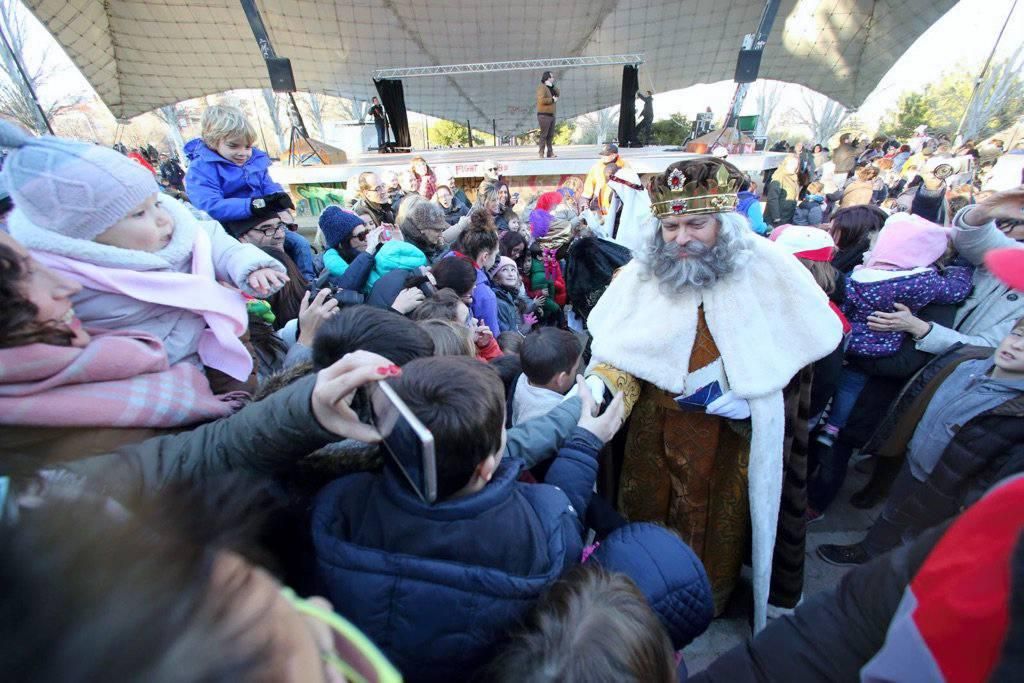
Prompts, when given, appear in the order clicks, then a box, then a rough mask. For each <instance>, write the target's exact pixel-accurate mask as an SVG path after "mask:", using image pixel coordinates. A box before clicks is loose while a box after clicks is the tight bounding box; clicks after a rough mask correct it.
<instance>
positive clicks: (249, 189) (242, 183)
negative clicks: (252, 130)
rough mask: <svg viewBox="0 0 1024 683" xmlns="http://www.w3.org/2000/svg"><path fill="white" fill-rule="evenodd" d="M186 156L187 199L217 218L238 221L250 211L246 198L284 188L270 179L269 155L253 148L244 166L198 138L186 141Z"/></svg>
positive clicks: (248, 214) (246, 216) (260, 195)
mask: <svg viewBox="0 0 1024 683" xmlns="http://www.w3.org/2000/svg"><path fill="white" fill-rule="evenodd" d="M185 154H186V155H187V156H188V158H189V167H188V173H186V174H185V192H186V193H187V194H188V198H189V200H190V201H191V202H192V203H193V204H195V205H196V207H198V208H200V209H202V210H203V211H205V212H206V213H208V214H210V217H211V218H213V219H214V220H217V221H238V220H242V219H243V218H248V217H249V216H250V215H251V214H252V210H251V209H250V207H249V200H251V199H255V198H256V197H263V196H266V195H268V194H273V193H275V192H284V188H283V187H281V186H280V185H278V184H277V183H275V182H274V181H273V180H271V179H270V173H269V172H268V169H269V168H270V157H268V156H267V153H266V152H264V151H263V150H260V149H255V148H254V149H253V150H252V156H251V157H249V161H247V162H245V165H244V166H239V165H237V164H234V163H231V162H230V161H228V160H227V159H225V158H224V157H222V156H221V155H219V154H217V153H216V152H215V151H213V150H212V149H210V148H209V147H207V146H206V145H205V144H203V141H202V140H200V139H199V138H196V139H194V140H189V142H188V144H186V145H185Z"/></svg>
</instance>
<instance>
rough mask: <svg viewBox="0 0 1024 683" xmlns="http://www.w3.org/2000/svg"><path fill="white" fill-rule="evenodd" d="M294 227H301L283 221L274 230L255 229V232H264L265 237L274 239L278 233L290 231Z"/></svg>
mask: <svg viewBox="0 0 1024 683" xmlns="http://www.w3.org/2000/svg"><path fill="white" fill-rule="evenodd" d="M292 226H294V227H296V228H297V227H299V225H298V223H285V222H283V221H282V222H280V223H278V224H277V225H275V226H274V227H272V228H253V230H254V231H255V232H262V233H263V235H264V236H265V237H273V236H274V235H276V234H277V233H278V232H284V231H287V230H290V229H291V228H292Z"/></svg>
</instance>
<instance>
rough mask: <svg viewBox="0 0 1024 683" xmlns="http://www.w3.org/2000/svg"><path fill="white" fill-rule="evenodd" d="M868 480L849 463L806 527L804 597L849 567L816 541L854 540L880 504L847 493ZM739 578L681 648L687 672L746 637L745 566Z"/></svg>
mask: <svg viewBox="0 0 1024 683" xmlns="http://www.w3.org/2000/svg"><path fill="white" fill-rule="evenodd" d="M867 480H868V475H867V474H864V473H860V472H857V471H856V469H855V468H853V467H851V469H850V473H849V476H847V478H846V482H845V483H844V484H843V489H842V491H840V492H839V496H838V497H837V498H836V500H835V502H833V503H832V505H831V507H829V509H828V512H827V513H826V514H825V516H824V518H822V519H820V520H818V521H817V522H814V523H813V524H810V525H808V527H807V562H806V565H805V567H804V597H805V598H806V597H809V596H811V595H814V594H815V593H817V592H819V591H824V590H830V589H832V588H834V587H835V586H836V585H837V584H838V583H839V579H841V578H842V576H843V574H845V573H846V572H847V571H849V569H850V568H849V567H836V566H834V565H831V564H828V563H827V562H825V561H824V560H822V559H821V558H819V557H818V554H817V552H815V551H816V549H817V547H818V546H819V545H822V544H825V543H841V544H845V543H854V542H856V541H859V540H860V539H861V538H863V537H864V532H866V531H867V529H868V527H869V526H871V523H872V522H873V521H874V520H875V517H877V516H878V514H879V512H881V505H879V506H878V507H876V508H874V509H871V510H858V509H857V508H855V507H853V506H852V505H850V496H851V495H852V494H853V493H854V492H855V491H858V490H859V489H860V488H861V487H862V486H863V485H864V484H865V483H866V482H867ZM744 579H745V580H744V581H741V582H740V584H739V585H738V586H737V588H736V591H735V592H734V594H733V596H732V599H731V600H730V601H729V604H728V605H727V606H726V609H725V612H724V613H723V614H722V616H720V617H719V618H718V619H715V620H714V621H713V622H711V626H710V627H709V628H708V630H707V631H705V632H704V634H703V635H702V636H701V637H700V638H698V639H697V640H695V641H693V642H692V643H691V644H690V645H689V646H688V647H686V649H684V650H683V659H684V661H685V662H686V667H687V669H688V670H689V672H690V674H694V673H697V672H698V671H703V670H704V669H705V668H707V666H708V665H709V664H710V663H711V662H713V661H715V659H717V658H718V657H719V656H720V655H722V654H723V653H725V652H727V651H729V650H731V649H732V648H733V647H735V646H736V645H739V644H740V643H742V642H743V641H745V640H746V639H747V638H749V637H750V622H751V619H752V616H753V591H752V589H751V586H750V583H749V568H744Z"/></svg>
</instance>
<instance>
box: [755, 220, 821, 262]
mask: <svg viewBox="0 0 1024 683" xmlns="http://www.w3.org/2000/svg"><path fill="white" fill-rule="evenodd" d="M768 239H770V240H771V241H773V242H775V243H776V244H778V245H779V246H780V247H782V248H783V249H785V250H786V251H788V252H789V253H791V254H792V255H793V256H796V257H797V258H803V259H807V260H808V261H831V260H832V256H833V254H834V253H835V250H836V243H835V240H833V239H832V235H830V234H828V233H827V232H826V231H824V230H822V229H821V228H812V227H810V226H806V225H780V226H779V227H777V228H775V229H774V230H772V234H771V235H769V236H768Z"/></svg>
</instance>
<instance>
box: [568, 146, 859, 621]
mask: <svg viewBox="0 0 1024 683" xmlns="http://www.w3.org/2000/svg"><path fill="white" fill-rule="evenodd" d="M743 179H744V176H743V173H742V172H741V171H740V170H739V169H737V168H736V167H735V166H733V165H732V164H730V163H728V162H726V161H724V160H722V159H718V158H714V157H701V158H697V159H692V160H687V161H682V162H678V163H675V164H672V165H671V166H669V167H668V168H667V169H666V170H665V172H664V173H662V174H661V175H660V176H657V177H655V179H654V180H653V182H652V183H651V185H650V188H649V191H650V194H651V201H652V215H651V216H650V217H649V218H648V219H646V220H645V221H644V223H643V224H642V225H640V226H639V231H640V234H641V236H642V239H643V243H642V246H641V248H640V249H638V250H635V252H634V258H633V260H632V261H630V262H629V263H628V264H627V265H626V266H624V267H623V268H622V269H621V270H620V271H619V273H618V274H617V276H616V278H615V279H614V280H613V281H612V283H611V285H609V287H608V289H607V290H606V291H605V293H604V294H603V295H602V297H601V299H600V300H599V301H598V302H597V305H596V306H595V308H594V309H593V311H592V312H591V314H590V317H589V318H588V321H587V323H588V327H589V329H590V333H591V335H592V336H593V345H592V351H593V356H592V361H591V364H590V367H589V371H588V374H589V375H592V376H597V377H599V378H600V379H601V380H602V381H603V382H604V384H605V385H606V386H607V387H608V389H610V390H611V391H612V392H619V391H622V392H623V393H624V394H625V398H626V407H627V410H629V411H631V419H630V425H629V430H628V434H627V438H626V447H625V456H624V459H623V462H622V472H621V476H620V481H619V491H618V504H619V509H620V511H621V512H622V513H623V514H624V515H626V517H628V518H629V519H630V521H654V522H659V523H661V524H664V525H665V526H667V527H669V528H671V529H674V530H675V531H676V532H678V533H679V534H680V535H681V536H682V538H683V539H684V540H685V541H686V542H687V543H689V544H690V546H691V547H692V548H693V549H694V551H695V552H696V553H697V554H698V556H700V558H701V560H702V561H703V563H704V565H705V568H706V569H707V571H708V575H709V577H710V579H711V585H712V590H713V593H714V597H715V608H716V613H720V612H721V610H722V609H723V608H724V606H725V604H726V602H727V601H728V599H729V596H730V594H731V593H732V591H733V588H734V587H735V585H736V582H737V579H738V577H739V573H740V569H741V567H742V564H743V561H744V559H745V557H746V548H747V539H748V538H752V558H751V559H752V566H753V583H754V628H755V631H758V630H760V629H761V628H763V627H764V624H765V622H766V615H767V609H768V602H769V591H770V589H771V591H772V603H773V605H776V606H778V607H781V608H788V607H793V606H795V604H796V602H797V601H798V600H799V598H800V592H801V591H802V582H803V552H804V548H803V539H804V527H803V524H804V520H803V508H802V505H805V500H806V498H805V492H804V488H803V485H804V479H805V477H806V451H805V450H802V452H800V453H796V452H795V451H797V450H798V449H797V448H794V447H793V441H794V439H795V440H797V441H798V442H800V443H802V444H803V446H806V439H807V434H806V415H801V412H800V407H801V398H803V405H804V407H806V405H807V400H808V399H807V396H808V391H809V389H808V386H809V383H810V367H809V366H810V365H811V364H812V363H813V362H814V361H816V360H818V359H820V358H823V357H825V356H827V355H828V354H829V353H831V352H832V351H833V350H834V349H835V348H836V347H837V346H838V345H839V344H840V343H841V340H842V327H841V325H840V322H839V319H838V318H837V317H836V315H835V314H834V313H833V312H832V310H831V309H830V308H829V303H828V298H827V297H826V295H825V293H824V292H823V291H822V290H821V289H820V288H819V287H818V285H817V284H816V283H815V281H814V279H813V277H812V276H811V274H810V273H809V272H808V271H807V270H806V269H805V268H804V266H803V265H801V264H800V262H799V261H797V259H795V258H794V257H793V256H792V255H790V254H788V253H786V252H784V251H782V250H781V249H779V248H778V247H777V246H776V245H775V244H774V243H772V242H770V241H768V240H766V239H764V238H761V237H758V236H757V235H755V234H754V233H753V232H752V231H751V229H750V227H749V225H748V224H747V219H746V218H745V217H744V216H743V215H742V214H739V213H736V212H735V211H734V210H733V209H734V208H735V207H736V204H737V202H738V197H737V191H738V187H739V184H740V181H741V180H743ZM800 418H803V421H801V419H800ZM784 473H785V477H784ZM784 478H785V480H786V486H787V491H786V496H787V500H786V504H785V505H781V503H782V501H783V493H784V492H783V481H784ZM790 498H792V500H790ZM801 501H804V502H803V503H801ZM791 503H792V504H791ZM780 508H781V509H783V517H782V520H780ZM787 513H788V514H789V518H787ZM777 536H778V540H779V543H778V546H779V547H778V548H777V547H776V546H777V543H776V538H777ZM773 555H774V564H775V566H776V567H781V568H778V569H776V572H777V574H780V575H784V574H789V575H790V576H788V577H787V578H788V581H784V582H783V583H788V586H786V587H785V589H783V590H779V591H776V590H775V585H774V583H775V582H773V580H772V570H773ZM776 578H779V577H776ZM777 592H778V593H779V594H780V595H776V593H777Z"/></svg>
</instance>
